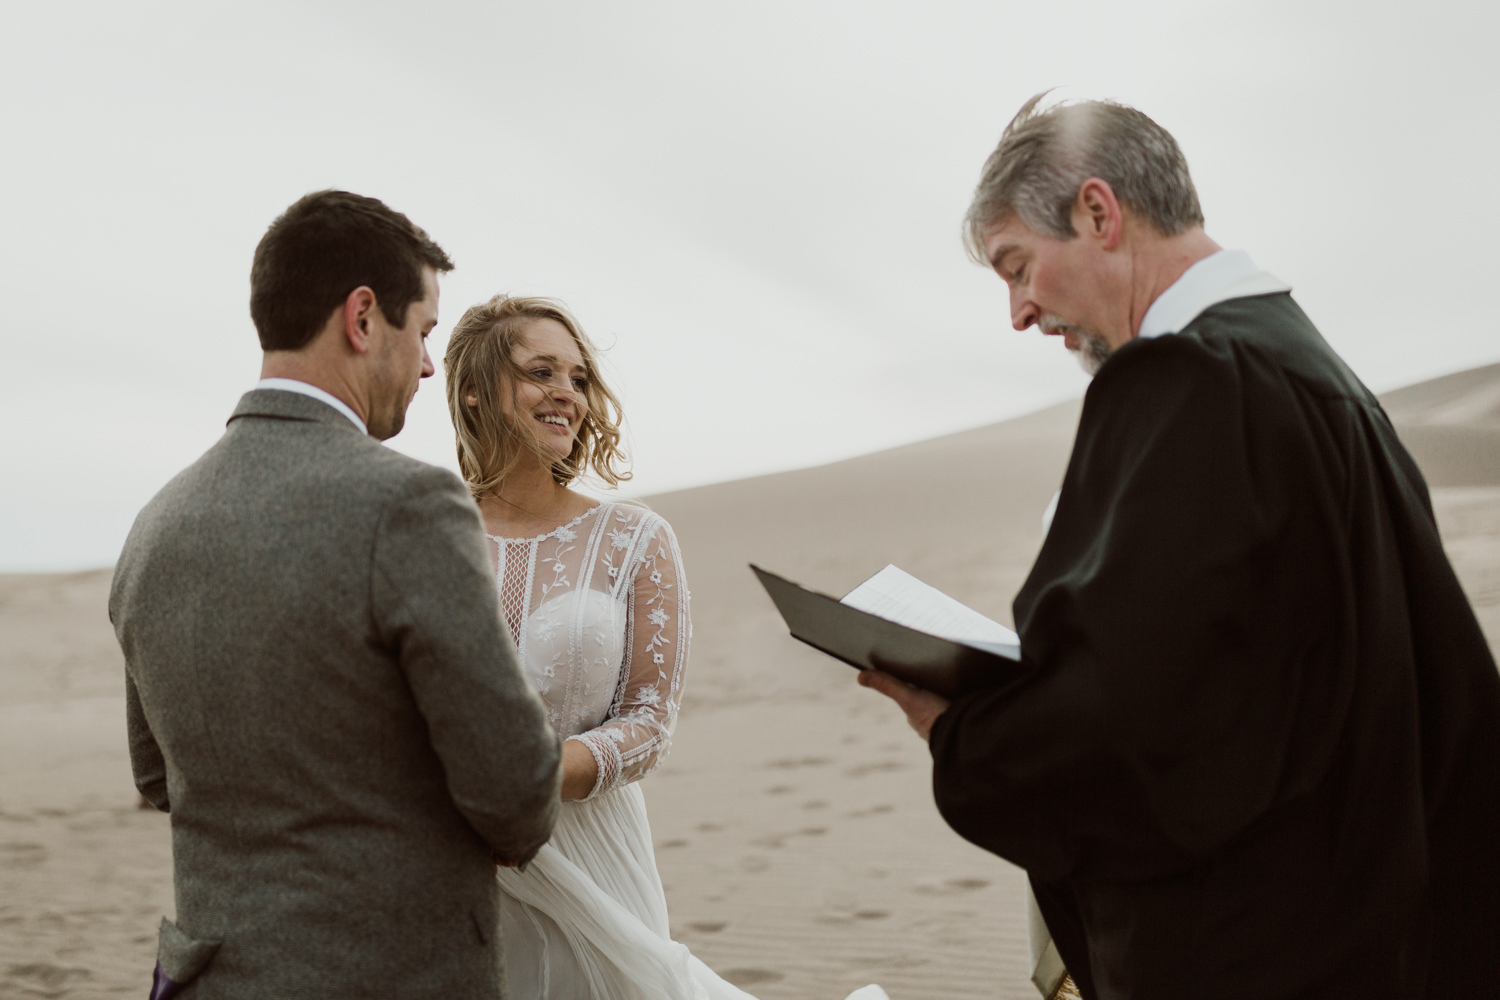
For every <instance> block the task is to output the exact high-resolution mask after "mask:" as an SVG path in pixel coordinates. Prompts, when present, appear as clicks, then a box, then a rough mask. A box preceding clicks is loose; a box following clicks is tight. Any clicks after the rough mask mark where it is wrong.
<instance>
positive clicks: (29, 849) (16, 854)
mask: <svg viewBox="0 0 1500 1000" xmlns="http://www.w3.org/2000/svg"><path fill="white" fill-rule="evenodd" d="M45 860H47V848H46V847H45V846H43V845H41V844H33V843H30V842H23V841H11V842H10V843H8V844H0V868H30V867H32V866H34V865H39V864H41V863H42V862H43V861H45Z"/></svg>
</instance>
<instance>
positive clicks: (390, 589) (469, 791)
mask: <svg viewBox="0 0 1500 1000" xmlns="http://www.w3.org/2000/svg"><path fill="white" fill-rule="evenodd" d="M372 562H373V565H372V579H371V591H372V604H373V607H374V613H375V617H376V627H377V630H378V632H379V634H380V635H381V636H382V638H383V640H384V641H385V642H386V643H388V644H389V645H390V647H391V648H393V649H395V650H396V653H397V656H398V658H399V662H400V665H401V669H402V671H403V672H404V673H405V675H406V679H407V683H408V684H409V685H410V686H411V690H412V694H413V695H414V697H415V699H416V702H417V706H418V708H419V710H420V711H421V713H422V715H423V716H424V717H425V719H426V721H427V728H428V732H429V736H430V739H431V740H432V746H433V749H434V750H435V751H436V753H437V755H438V758H439V759H440V760H441V761H442V764H443V768H444V770H445V772H446V776H447V782H448V791H449V794H451V795H452V797H453V801H454V803H455V804H456V805H457V806H458V808H459V810H460V811H461V812H462V813H463V815H464V816H465V817H466V818H467V819H468V821H469V822H470V824H472V825H473V827H474V829H475V830H476V831H478V832H479V834H480V836H481V837H483V838H484V840H485V841H487V842H488V843H489V845H490V846H491V848H492V849H493V850H494V851H495V853H496V854H497V855H498V856H500V857H503V858H505V859H507V860H510V861H525V860H528V859H530V858H531V857H532V856H533V855H535V854H536V852H537V851H538V850H540V848H541V846H542V845H543V844H544V843H546V841H547V838H548V837H549V836H550V835H551V833H552V827H553V824H554V823H555V822H556V820H557V812H558V803H559V797H558V796H559V789H560V782H561V770H560V766H559V765H560V761H561V752H560V747H559V743H558V740H557V736H556V735H555V734H554V733H553V731H552V728H551V726H550V725H548V723H547V714H546V709H545V708H544V707H543V705H542V702H541V699H540V698H538V697H537V695H536V693H535V692H534V691H532V689H531V687H530V685H528V684H527V682H526V679H525V676H524V675H523V674H522V672H521V668H520V665H519V663H518V662H517V659H516V650H515V645H514V643H513V642H512V641H511V638H510V633H509V631H508V630H507V629H506V627H505V625H504V623H503V621H502V619H501V617H500V611H499V608H498V606H497V603H496V601H495V587H494V583H493V580H492V579H491V574H490V572H489V564H488V560H487V556H486V555H485V551H484V534H483V528H482V527H481V524H480V521H479V515H478V512H477V511H476V510H475V508H474V503H473V501H472V500H471V499H470V497H469V494H468V490H467V489H466V488H465V487H464V485H463V484H462V483H461V482H460V481H459V480H458V479H457V478H456V477H454V476H453V475H452V474H451V473H449V472H446V471H444V470H442V469H436V468H428V469H424V470H422V471H421V472H419V473H417V474H416V475H414V476H413V477H412V479H411V480H410V481H409V482H408V484H407V487H406V489H405V490H404V491H403V492H402V494H401V495H399V496H398V497H397V498H396V499H395V500H393V501H392V503H391V504H390V505H389V506H388V507H387V509H386V510H385V511H384V513H383V515H382V518H381V523H380V527H379V529H378V531H377V536H376V540H375V552H374V557H373V561H372Z"/></svg>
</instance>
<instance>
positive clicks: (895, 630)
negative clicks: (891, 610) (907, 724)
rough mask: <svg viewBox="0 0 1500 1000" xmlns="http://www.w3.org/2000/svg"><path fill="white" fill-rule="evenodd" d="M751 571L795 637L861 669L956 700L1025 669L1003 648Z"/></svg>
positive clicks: (1001, 681) (772, 574)
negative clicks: (916, 625)
mask: <svg viewBox="0 0 1500 1000" xmlns="http://www.w3.org/2000/svg"><path fill="white" fill-rule="evenodd" d="M750 569H751V570H753V571H754V573H755V576H756V578H757V579H759V580H760V583H761V586H763V587H765V588H766V593H767V594H769V595H770V596H771V601H772V602H773V603H774V604H775V605H776V610H777V611H780V612H781V617H782V618H783V619H785V621H786V624H787V628H789V629H790V630H791V633H792V638H794V639H798V640H800V641H802V642H805V643H807V644H808V645H809V646H811V647H813V648H814V649H817V650H820V651H822V652H824V653H827V654H828V655H829V656H832V657H834V658H835V659H838V660H843V661H844V662H845V663H847V664H849V665H850V666H852V667H857V668H859V669H860V670H865V669H868V668H871V667H874V668H877V669H880V670H884V671H885V672H886V673H888V674H891V675H892V676H895V677H899V678H900V679H901V680H903V681H906V682H907V683H908V684H914V685H916V686H917V687H920V688H925V689H926V690H928V691H931V692H933V693H934V694H940V695H942V696H943V697H945V698H956V697H958V696H959V695H961V694H965V693H967V692H969V691H973V690H977V689H979V688H984V687H990V686H993V685H996V684H1001V683H1003V682H1005V681H1006V680H1009V679H1011V678H1013V677H1015V676H1016V675H1017V672H1018V671H1019V670H1020V669H1021V665H1020V663H1019V662H1018V660H1016V659H1015V658H1013V657H1011V656H1009V655H1006V654H1005V653H1003V652H1001V651H1000V650H999V647H996V648H980V647H979V646H974V645H968V644H965V643H960V642H954V641H953V640H951V639H944V638H942V637H941V636H936V635H930V634H928V633H926V632H919V631H917V630H916V629H911V628H907V627H906V626H905V625H898V624H896V623H895V622H893V621H888V620H886V619H884V618H880V617H877V616H876V615H872V614H869V613H868V612H865V611H860V610H858V609H857V608H851V607H849V606H848V605H846V604H840V603H839V601H838V598H835V597H829V596H828V595H827V594H820V593H818V592H817V591H815V590H809V589H807V588H806V587H803V586H801V585H800V584H796V583H793V582H792V581H790V580H788V579H786V578H785V577H781V576H777V575H776V574H775V573H772V572H769V571H768V570H763V569H761V568H760V567H759V566H757V565H755V564H754V563H751V564H750Z"/></svg>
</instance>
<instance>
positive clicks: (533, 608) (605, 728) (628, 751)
mask: <svg viewBox="0 0 1500 1000" xmlns="http://www.w3.org/2000/svg"><path fill="white" fill-rule="evenodd" d="M493 541H494V543H495V544H496V545H497V546H498V554H499V568H498V569H497V573H496V585H497V589H499V590H500V596H501V598H502V604H503V605H504V607H505V611H506V620H507V621H508V622H510V623H511V626H512V632H513V635H514V638H515V640H516V645H517V647H518V650H519V651H520V653H521V659H522V666H523V668H524V669H525V670H526V673H527V675H528V677H529V678H530V679H531V681H532V683H533V685H534V686H535V687H536V689H537V692H538V693H539V694H540V695H541V696H542V699H543V701H544V702H545V703H546V705H547V712H548V716H549V718H550V719H551V721H552V725H553V727H554V729H556V730H557V732H558V733H559V734H560V735H562V736H564V737H565V738H568V739H574V740H578V741H580V742H582V743H584V744H585V745H587V746H588V748H589V751H590V753H591V754H592V755H593V757H594V760H595V762H596V763H597V765H598V767H599V778H598V781H597V782H596V784H595V787H594V790H593V791H592V792H591V793H590V797H592V796H594V795H599V794H602V793H604V792H607V791H609V790H610V789H612V788H616V787H618V786H619V785H622V784H625V783H626V782H630V781H635V780H638V779H639V778H641V777H643V776H644V775H645V774H647V773H648V772H650V771H651V770H652V768H654V767H655V766H656V764H657V763H659V762H660V761H661V759H662V758H663V757H665V755H666V753H667V751H668V750H669V749H670V746H671V735H672V730H673V729H674V728H675V726H676V721H677V710H678V706H679V704H680V703H681V699H682V680H683V674H684V672H685V668H686V666H687V653H688V641H687V640H688V637H689V635H690V630H691V621H690V617H689V614H688V593H687V587H686V584H685V581H684V578H683V572H682V557H681V554H680V552H679V550H678V548H677V541H676V539H675V538H674V537H673V535H672V529H671V528H670V527H669V526H668V525H667V523H666V522H665V521H663V520H662V519H661V518H660V517H659V516H657V515H656V514H654V513H652V512H651V511H648V510H645V509H643V508H641V507H637V506H633V505H629V504H614V503H606V504H600V505H599V506H597V507H594V508H592V509H591V510H590V511H588V512H586V513H585V514H583V515H581V516H580V517H578V518H575V519H574V520H573V521H572V522H570V523H569V524H567V525H563V526H561V527H559V528H556V529H554V530H553V531H551V532H549V533H548V534H546V535H541V536H538V537H535V538H529V539H499V538H496V539H494V540H493ZM502 577H503V579H502Z"/></svg>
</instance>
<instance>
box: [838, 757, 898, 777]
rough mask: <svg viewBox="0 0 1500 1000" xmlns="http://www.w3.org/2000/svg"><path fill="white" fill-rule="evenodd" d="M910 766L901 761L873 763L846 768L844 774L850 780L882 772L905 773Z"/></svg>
mask: <svg viewBox="0 0 1500 1000" xmlns="http://www.w3.org/2000/svg"><path fill="white" fill-rule="evenodd" d="M908 766H909V765H907V764H903V763H902V762H901V761H899V760H880V761H871V762H870V763H868V764H855V765H854V766H853V767H849V768H845V769H844V774H845V775H846V776H848V777H850V778H863V777H864V776H865V775H867V774H876V773H879V772H881V771H904V770H906V768H907V767H908Z"/></svg>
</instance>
